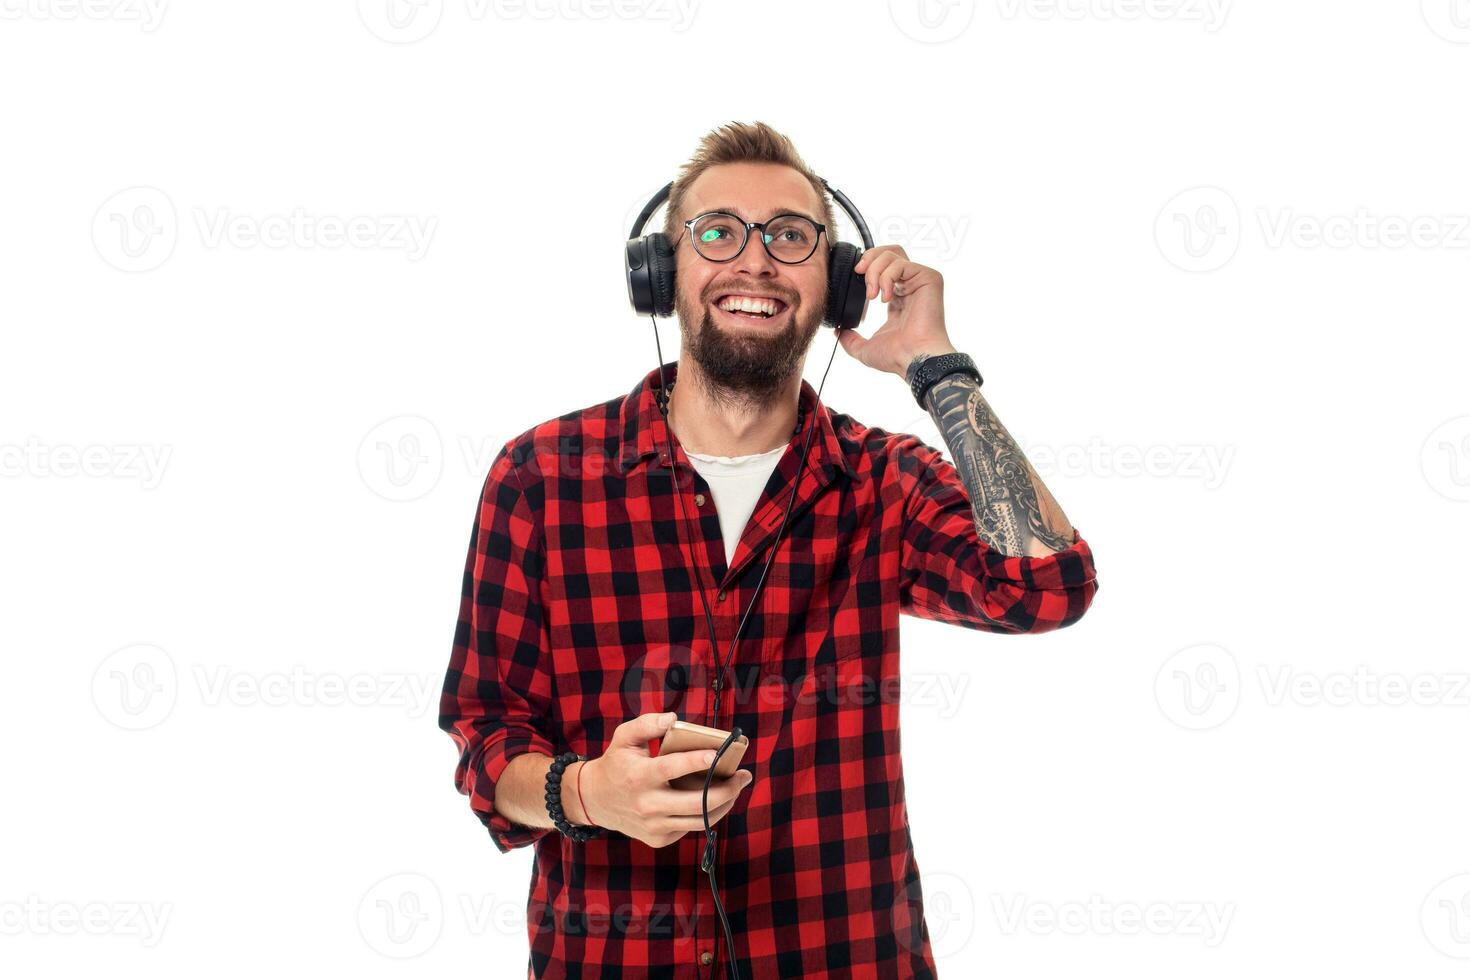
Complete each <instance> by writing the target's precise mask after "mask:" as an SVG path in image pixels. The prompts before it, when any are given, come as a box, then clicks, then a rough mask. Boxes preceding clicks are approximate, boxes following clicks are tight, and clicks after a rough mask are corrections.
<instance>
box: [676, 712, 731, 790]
mask: <svg viewBox="0 0 1470 980" xmlns="http://www.w3.org/2000/svg"><path fill="white" fill-rule="evenodd" d="M729 737H730V733H729V732H727V731H722V730H721V729H718V728H709V727H707V726H705V725H696V724H694V723H693V722H690V721H675V722H674V723H673V724H672V725H670V726H669V730H668V731H667V732H665V733H664V735H663V738H662V739H660V740H659V743H658V754H659V755H664V754H665V753H668V752H690V751H694V750H697V749H718V748H719V747H720V746H721V745H724V744H725V739H727V738H729ZM749 744H750V739H748V738H746V737H745V736H744V735H741V736H740V737H739V738H737V739H736V740H735V741H733V742H731V743H730V747H729V748H728V749H726V750H725V754H724V755H722V756H720V761H719V762H717V763H716V764H715V778H716V779H728V778H729V777H730V776H733V775H735V770H736V769H739V768H740V757H741V756H743V755H744V754H745V747H746V746H747V745H749ZM707 772H709V770H708V769H701V770H699V771H698V772H686V773H685V774H684V775H682V776H679V777H678V778H676V779H671V780H669V785H670V786H672V787H674V789H692V790H702V789H704V776H705V773H707Z"/></svg>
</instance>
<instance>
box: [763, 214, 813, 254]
mask: <svg viewBox="0 0 1470 980" xmlns="http://www.w3.org/2000/svg"><path fill="white" fill-rule="evenodd" d="M816 248H817V226H816V225H815V224H813V223H812V222H810V221H808V220H807V219H806V218H803V217H801V216H800V215H796V214H784V215H782V216H781V217H779V218H774V219H772V220H771V221H769V222H768V223H767V224H766V249H767V251H769V252H770V253H771V255H772V256H773V257H775V258H776V259H779V260H780V261H782V262H801V261H803V260H805V259H806V257H807V256H808V255H811V254H812V252H814V251H815V250H816Z"/></svg>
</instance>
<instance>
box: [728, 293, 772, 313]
mask: <svg viewBox="0 0 1470 980" xmlns="http://www.w3.org/2000/svg"><path fill="white" fill-rule="evenodd" d="M776 308H777V303H776V301H775V300H773V299H758V298H756V297H754V296H726V297H725V298H724V299H722V300H720V309H722V310H725V311H727V312H730V313H734V312H737V311H738V312H741V313H764V314H765V315H766V316H775V315H776Z"/></svg>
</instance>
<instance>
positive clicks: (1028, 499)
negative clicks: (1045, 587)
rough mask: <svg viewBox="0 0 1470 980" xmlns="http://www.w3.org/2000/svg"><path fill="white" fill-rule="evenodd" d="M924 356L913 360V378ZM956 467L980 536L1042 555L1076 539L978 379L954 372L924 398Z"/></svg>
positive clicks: (1011, 551)
mask: <svg viewBox="0 0 1470 980" xmlns="http://www.w3.org/2000/svg"><path fill="white" fill-rule="evenodd" d="M921 360H923V355H921V356H920V357H917V358H915V359H914V361H913V363H911V364H910V365H909V369H908V374H909V377H910V378H912V377H913V372H914V369H915V368H916V367H917V366H918V364H919V362H920V361H921ZM925 402H926V404H927V407H928V409H929V414H930V416H932V417H933V419H934V421H935V423H936V424H937V425H938V426H939V431H940V433H942V434H943V436H944V441H945V443H946V444H947V445H948V446H949V451H950V455H951V456H953V457H954V464H955V469H957V470H959V473H960V478H961V479H962V480H963V481H964V484H965V487H966V489H967V490H969V492H970V505H971V507H973V508H974V510H975V530H976V531H977V532H978V533H979V535H980V540H981V541H984V542H985V543H986V544H987V545H989V546H990V547H992V548H995V549H996V550H998V551H1000V552H1001V553H1002V554H1006V555H1031V556H1033V557H1039V556H1041V555H1047V554H1052V553H1054V552H1057V551H1062V550H1064V549H1066V548H1067V547H1069V546H1070V545H1071V544H1072V525H1071V524H1070V523H1069V522H1068V521H1067V516H1066V515H1065V514H1063V513H1062V509H1061V507H1059V506H1057V502H1056V499H1055V498H1053V497H1052V495H1051V493H1050V491H1048V490H1047V489H1046V485H1045V484H1043V483H1042V482H1041V478H1040V477H1038V476H1037V475H1036V471H1035V470H1034V469H1032V467H1031V464H1030V463H1029V462H1028V461H1027V460H1026V457H1025V456H1024V455H1023V454H1022V453H1021V450H1020V448H1019V447H1018V446H1017V445H1016V442H1015V440H1014V439H1012V438H1011V434H1010V433H1009V432H1007V431H1006V429H1005V426H1003V425H1001V424H1000V420H999V419H997V418H996V417H995V413H994V412H993V411H991V408H990V404H989V403H988V402H986V400H985V398H984V397H983V396H982V395H981V394H980V388H979V387H978V386H977V385H976V384H975V379H974V378H971V377H969V376H967V375H963V374H953V375H950V376H948V377H946V378H944V379H942V380H940V381H939V382H938V383H937V384H935V385H934V386H933V387H932V388H930V389H929V394H928V397H927V398H926V399H925Z"/></svg>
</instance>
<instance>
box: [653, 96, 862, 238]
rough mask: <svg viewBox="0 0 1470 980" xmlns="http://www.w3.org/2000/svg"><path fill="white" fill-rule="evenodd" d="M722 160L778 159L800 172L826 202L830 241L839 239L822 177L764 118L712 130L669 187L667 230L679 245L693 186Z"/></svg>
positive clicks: (825, 219) (824, 212)
mask: <svg viewBox="0 0 1470 980" xmlns="http://www.w3.org/2000/svg"><path fill="white" fill-rule="evenodd" d="M722 163H776V164H780V165H782V166H785V167H790V168H791V169H793V170H795V171H797V172H798V173H800V174H801V175H802V176H803V177H805V178H806V179H807V181H808V183H810V184H811V185H812V189H813V190H815V191H816V192H817V199H818V200H819V201H821V202H822V213H821V216H820V219H819V220H821V221H822V223H823V224H825V225H826V226H827V242H828V244H829V245H830V244H831V243H832V242H834V241H836V240H837V220H836V216H835V215H834V213H833V211H832V202H831V200H830V199H829V198H828V197H827V190H826V188H825V187H823V186H822V181H821V178H819V177H818V176H817V175H816V174H815V173H813V172H812V169H811V168H810V167H808V166H807V165H806V162H805V161H804V160H802V158H801V154H800V153H797V152H796V147H795V146H794V145H792V143H791V140H789V139H787V138H786V137H785V136H784V135H782V134H781V133H778V132H777V131H776V130H774V129H772V128H771V127H770V126H767V125H766V124H765V123H763V122H754V123H742V122H732V123H726V124H725V125H723V126H720V127H718V128H716V129H712V130H710V131H709V132H708V133H706V134H705V135H704V138H703V139H701V140H700V141H699V146H698V147H697V148H696V149H695V151H694V155H693V156H692V157H690V158H689V162H688V163H686V164H684V166H683V167H681V168H680V170H679V176H678V177H676V178H675V179H674V186H673V187H671V188H670V189H669V207H668V213H667V214H666V215H665V217H664V234H665V235H667V236H668V238H669V241H670V243H672V244H673V245H674V246H675V247H677V246H678V244H679V238H680V236H681V235H683V233H684V219H683V218H682V217H680V216H681V215H682V214H683V213H684V200H685V197H686V195H687V194H688V193H689V187H690V186H691V185H692V184H693V183H694V181H695V180H696V179H697V178H698V177H699V175H700V174H702V173H704V172H705V171H706V170H708V169H709V168H710V167H717V166H719V165H720V164H722Z"/></svg>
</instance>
